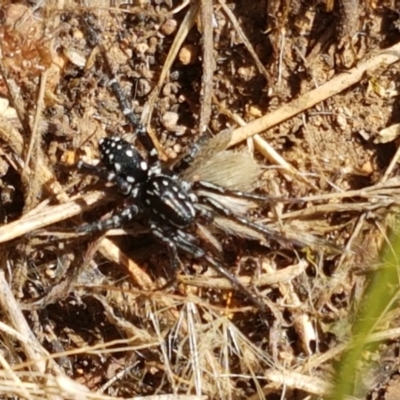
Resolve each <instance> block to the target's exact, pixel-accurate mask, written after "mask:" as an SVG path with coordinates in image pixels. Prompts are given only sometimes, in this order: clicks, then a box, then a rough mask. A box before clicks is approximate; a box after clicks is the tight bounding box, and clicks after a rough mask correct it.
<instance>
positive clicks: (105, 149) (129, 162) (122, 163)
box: [99, 137, 148, 184]
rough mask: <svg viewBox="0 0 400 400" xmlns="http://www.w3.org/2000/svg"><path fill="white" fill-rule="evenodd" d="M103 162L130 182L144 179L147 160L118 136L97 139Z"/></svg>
mask: <svg viewBox="0 0 400 400" xmlns="http://www.w3.org/2000/svg"><path fill="white" fill-rule="evenodd" d="M99 148H100V157H101V161H102V162H103V164H104V165H105V166H106V167H107V168H108V169H110V170H112V171H114V172H115V173H116V174H118V176H121V177H123V178H124V179H125V180H126V181H127V182H129V183H131V184H135V183H141V182H144V181H146V179H147V175H148V172H147V171H148V165H147V161H146V160H145V159H144V158H143V157H142V156H141V155H140V153H139V152H138V151H137V149H136V148H135V147H134V146H133V145H132V144H130V143H128V142H127V141H125V140H123V139H121V138H120V137H112V138H104V139H101V140H100V141H99Z"/></svg>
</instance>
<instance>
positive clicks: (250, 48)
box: [219, 0, 270, 82]
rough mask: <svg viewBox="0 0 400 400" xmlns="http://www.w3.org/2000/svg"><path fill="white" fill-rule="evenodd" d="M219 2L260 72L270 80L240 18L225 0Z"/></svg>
mask: <svg viewBox="0 0 400 400" xmlns="http://www.w3.org/2000/svg"><path fill="white" fill-rule="evenodd" d="M219 4H220V5H221V7H222V9H223V10H224V12H225V14H226V15H227V16H228V18H229V19H230V21H231V22H232V25H233V27H234V28H235V29H236V31H237V33H238V35H239V36H240V38H241V39H242V41H243V44H244V45H245V46H246V49H247V51H248V52H249V53H250V55H251V56H252V57H253V59H254V62H255V64H256V66H257V68H258V71H259V72H260V74H262V75H264V77H265V79H266V80H267V82H268V81H269V80H270V76H269V72H268V71H267V70H266V68H265V67H264V65H263V63H262V62H261V60H260V59H259V58H258V55H257V53H256V52H255V50H254V48H253V45H252V44H251V43H250V41H249V39H247V36H246V35H245V33H244V32H243V29H242V27H241V26H240V24H239V22H238V20H237V19H236V17H235V14H234V13H233V12H232V11H231V10H230V8H229V7H228V6H227V5H226V3H225V1H224V0H219Z"/></svg>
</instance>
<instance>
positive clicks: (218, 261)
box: [78, 31, 304, 312]
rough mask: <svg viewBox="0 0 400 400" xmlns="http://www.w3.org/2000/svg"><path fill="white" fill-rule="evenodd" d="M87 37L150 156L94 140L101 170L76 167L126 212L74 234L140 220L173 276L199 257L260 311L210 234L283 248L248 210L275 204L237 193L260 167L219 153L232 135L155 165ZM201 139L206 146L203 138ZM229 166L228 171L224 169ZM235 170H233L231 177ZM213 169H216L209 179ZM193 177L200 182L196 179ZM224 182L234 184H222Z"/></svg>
mask: <svg viewBox="0 0 400 400" xmlns="http://www.w3.org/2000/svg"><path fill="white" fill-rule="evenodd" d="M90 33H91V40H92V41H94V42H96V45H98V46H100V47H101V54H102V56H103V60H104V66H105V68H106V69H107V72H108V74H109V75H110V77H111V79H110V81H109V86H110V88H111V90H112V92H113V93H114V96H115V97H116V99H117V100H118V103H119V106H120V108H121V111H122V113H123V115H124V116H125V118H126V119H127V121H128V123H129V124H131V125H132V126H133V128H134V129H135V131H136V135H137V139H138V140H139V141H140V143H141V144H142V146H143V147H144V149H145V150H146V151H147V153H148V158H147V159H145V158H144V157H143V156H142V155H141V153H140V152H139V151H138V149H137V147H135V146H134V145H132V144H131V143H129V142H128V141H126V140H124V139H123V138H122V137H119V136H112V137H107V138H103V139H101V140H100V141H99V150H100V164H99V166H93V165H91V164H87V163H84V162H82V161H81V162H79V163H78V168H79V169H80V170H81V171H83V172H86V173H88V174H91V175H96V176H98V177H99V178H101V179H102V180H105V181H108V182H112V183H114V184H115V185H116V187H117V188H118V190H119V192H120V193H121V194H122V195H123V196H125V197H126V200H127V201H126V203H125V204H126V206H125V208H124V209H122V210H119V211H116V212H114V213H113V216H112V217H111V218H109V219H106V220H103V221H99V222H94V223H92V224H88V225H84V226H81V227H80V228H79V229H78V230H79V231H82V232H88V233H90V232H94V231H102V230H108V229H112V228H120V227H123V226H125V225H126V224H127V223H129V222H130V221H132V220H133V219H137V218H141V219H142V220H143V221H144V222H145V224H146V225H147V227H148V229H149V231H150V233H151V234H152V235H153V237H154V238H155V239H156V240H157V241H158V242H160V243H162V244H164V245H165V247H166V249H167V252H168V256H169V260H170V265H171V270H172V271H173V272H174V274H175V271H177V269H178V268H179V263H180V261H179V253H181V252H183V253H186V254H188V255H190V256H191V257H193V258H194V259H203V260H205V261H206V262H207V263H208V264H209V265H210V266H212V267H213V268H214V269H216V270H217V271H218V272H219V273H220V274H221V275H223V276H224V277H226V278H227V279H228V280H229V281H230V282H231V283H232V285H233V287H234V288H235V289H236V290H237V291H239V292H241V293H243V294H244V295H245V296H246V297H247V298H248V299H249V300H250V301H251V302H252V303H253V304H254V305H255V306H256V307H257V308H258V309H260V310H261V311H263V312H265V311H266V306H265V304H264V302H263V301H262V299H260V298H259V297H258V296H256V295H255V294H253V293H252V292H251V291H250V290H249V289H248V288H246V287H245V286H243V285H242V284H241V283H240V282H239V281H238V279H237V278H236V276H235V275H233V274H232V273H231V272H230V271H229V270H227V269H226V268H225V267H224V265H223V249H222V246H221V244H220V242H219V241H218V240H217V239H216V238H215V236H214V234H213V231H212V230H213V229H215V228H216V229H217V230H219V231H223V232H225V233H228V234H232V235H236V236H241V237H244V238H247V239H253V240H259V241H265V239H267V240H269V239H273V240H275V241H277V242H279V243H282V242H287V238H286V237H284V236H282V235H281V234H279V233H278V232H276V231H273V230H271V229H270V228H268V227H267V226H265V225H261V224H258V223H255V222H253V221H252V220H251V219H249V218H248V214H249V211H250V210H251V209H256V208H259V207H260V205H265V203H266V202H268V203H271V201H272V200H274V199H272V198H269V197H267V196H262V195H258V194H256V193H250V192H247V191H245V190H237V189H238V188H244V189H250V188H251V187H252V183H251V182H247V183H246V182H245V183H243V181H246V178H247V179H248V181H251V180H253V179H254V178H257V176H258V175H257V173H258V171H259V169H258V166H256V164H255V163H254V162H253V161H252V159H251V158H250V157H246V160H244V159H243V157H245V156H244V155H243V154H242V156H240V153H236V157H239V158H235V156H232V154H230V155H229V153H232V152H224V151H221V150H224V149H225V148H226V147H227V144H228V143H229V139H230V133H229V132H222V133H220V134H218V135H217V136H216V137H214V138H213V139H210V140H209V141H208V143H206V144H205V145H204V144H202V145H198V144H195V145H194V146H193V148H192V149H191V151H190V152H189V153H188V155H187V157H185V158H184V159H183V160H181V162H178V163H176V164H175V165H172V166H170V165H168V164H166V163H164V162H162V161H160V160H159V158H158V154H157V151H156V149H155V147H154V146H153V143H152V140H151V138H150V136H149V135H148V132H147V131H146V129H145V128H144V126H143V125H142V123H141V122H140V119H139V117H138V116H137V115H136V114H134V113H133V111H132V110H131V107H130V104H129V101H128V100H127V98H126V96H125V93H124V91H123V90H122V88H121V86H120V84H119V82H118V80H117V79H116V77H115V75H114V74H113V72H112V68H111V66H110V63H109V60H108V57H107V55H106V51H105V49H104V48H102V46H101V45H100V44H99V42H98V41H97V40H96V39H93V38H95V33H94V32H93V31H91V32H90ZM201 141H204V137H203V136H202V137H201ZM240 157H242V159H240ZM239 159H240V161H239ZM229 163H230V166H231V168H230V169H229V168H227V165H228V164H229ZM232 164H233V165H232ZM232 167H233V168H232ZM235 167H236V172H232V171H233V169H234V168H235ZM207 168H208V169H207ZM240 168H245V169H246V172H247V175H248V176H246V172H244V173H243V171H240ZM210 169H211V170H214V175H213V173H211V172H210ZM216 169H220V170H221V173H224V172H225V173H228V174H230V175H232V177H230V176H223V177H221V178H220V179H219V181H220V182H225V184H220V183H218V182H215V179H214V177H215V170H216ZM228 169H229V172H227V171H228ZM199 171H200V172H199ZM235 174H236V175H237V176H236V178H235ZM197 175H200V177H201V178H200V179H195V178H194V177H195V176H197ZM208 176H209V177H210V178H208ZM229 178H231V181H230V182H227V180H228V181H229ZM240 180H241V181H242V182H240ZM275 200H282V199H275ZM204 240H205V241H207V242H208V244H209V245H211V247H212V248H213V250H212V251H206V250H205V249H204V246H203V245H202V243H203V242H204ZM290 242H291V243H292V244H294V245H299V246H302V245H303V244H304V243H303V242H300V241H297V240H296V239H293V238H292V239H290Z"/></svg>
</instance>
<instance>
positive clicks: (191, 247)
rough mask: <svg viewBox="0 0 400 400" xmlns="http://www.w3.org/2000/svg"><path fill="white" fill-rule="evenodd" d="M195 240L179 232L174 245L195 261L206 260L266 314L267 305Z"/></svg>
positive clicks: (187, 234) (185, 233)
mask: <svg viewBox="0 0 400 400" xmlns="http://www.w3.org/2000/svg"><path fill="white" fill-rule="evenodd" d="M195 240H196V239H195V237H194V236H192V235H190V234H189V233H187V232H183V231H181V230H177V234H176V235H175V237H174V243H175V245H176V247H177V248H178V249H179V250H182V251H184V252H185V253H187V254H189V255H191V256H192V257H193V258H195V259H199V258H204V259H205V260H206V261H207V263H208V264H209V265H210V266H211V267H212V268H214V270H216V271H217V272H218V273H219V274H220V275H221V276H223V277H225V278H226V279H228V280H229V281H230V282H231V284H232V286H233V288H234V290H236V291H238V292H240V293H243V294H244V295H245V296H246V297H247V299H248V300H250V301H251V302H252V303H253V304H254V305H255V306H256V307H257V308H258V309H259V310H260V311H262V312H263V313H265V312H266V311H267V309H266V307H265V304H264V303H262V302H261V300H260V299H259V298H258V297H257V296H255V295H254V294H253V293H251V292H250V290H249V289H248V288H246V286H244V285H242V284H241V283H240V282H239V280H238V279H237V277H236V276H235V275H234V274H232V273H231V272H230V271H229V270H227V269H226V268H225V267H224V266H223V265H222V264H220V263H219V262H218V261H217V260H216V259H215V258H214V257H212V256H211V255H209V254H206V253H205V252H204V250H203V249H201V248H200V247H198V246H197V245H196V244H195V243H193V242H194V241H195Z"/></svg>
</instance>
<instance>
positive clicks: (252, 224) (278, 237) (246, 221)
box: [202, 197, 304, 247]
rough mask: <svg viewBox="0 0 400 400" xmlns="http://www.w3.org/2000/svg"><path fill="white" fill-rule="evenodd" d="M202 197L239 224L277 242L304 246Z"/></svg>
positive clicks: (217, 202) (214, 201)
mask: <svg viewBox="0 0 400 400" xmlns="http://www.w3.org/2000/svg"><path fill="white" fill-rule="evenodd" d="M202 199H203V201H204V202H205V203H207V204H209V205H210V206H211V207H213V208H214V209H215V210H216V211H217V212H220V213H221V214H222V215H224V216H226V217H229V218H232V219H233V220H235V221H237V222H239V223H240V224H241V225H244V226H247V227H249V228H251V229H254V230H255V231H256V232H260V233H262V234H264V235H266V236H267V237H269V238H271V239H273V240H275V241H276V242H278V243H282V244H283V245H285V243H287V242H288V241H289V242H290V243H292V244H294V245H295V246H298V247H303V246H304V243H303V242H301V241H300V240H296V239H294V238H287V237H285V236H283V235H280V234H279V233H277V232H275V231H274V230H272V229H270V228H268V227H267V226H265V225H261V224H257V223H255V222H252V221H250V220H249V219H247V218H245V217H242V216H240V215H237V214H235V213H233V212H232V211H231V210H230V209H229V208H227V207H225V206H224V205H222V204H221V203H220V202H219V201H217V200H216V199H214V198H210V197H204V198H202Z"/></svg>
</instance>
